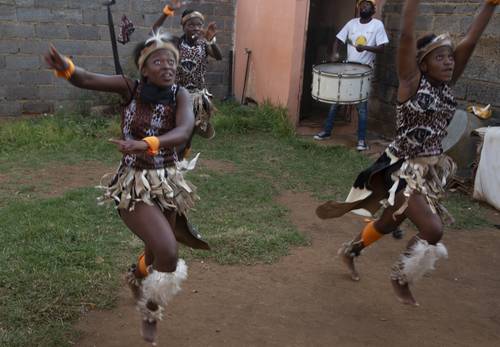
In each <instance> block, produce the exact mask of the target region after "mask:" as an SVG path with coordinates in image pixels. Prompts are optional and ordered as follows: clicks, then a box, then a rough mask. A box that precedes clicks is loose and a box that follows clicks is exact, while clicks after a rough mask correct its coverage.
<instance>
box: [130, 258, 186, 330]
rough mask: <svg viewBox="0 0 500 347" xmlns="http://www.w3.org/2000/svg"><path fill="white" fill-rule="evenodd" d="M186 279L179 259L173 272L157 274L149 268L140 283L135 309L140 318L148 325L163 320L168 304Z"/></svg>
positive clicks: (183, 267) (182, 264) (183, 263)
mask: <svg viewBox="0 0 500 347" xmlns="http://www.w3.org/2000/svg"><path fill="white" fill-rule="evenodd" d="M186 278H187V265H186V263H185V262H184V260H182V259H179V261H178V262H177V268H176V270H175V272H159V271H156V270H153V269H152V268H150V270H149V275H148V276H147V277H146V278H145V279H144V280H143V281H142V297H141V299H140V300H139V302H138V303H137V309H138V310H139V312H141V314H142V318H143V319H144V320H145V321H148V322H150V323H153V322H156V321H158V320H161V319H162V318H163V311H164V310H165V306H167V304H168V302H169V301H170V300H171V299H172V298H173V297H174V295H176V294H177V293H178V292H179V291H180V290H181V286H180V285H181V283H182V282H183V281H184V280H185V279H186Z"/></svg>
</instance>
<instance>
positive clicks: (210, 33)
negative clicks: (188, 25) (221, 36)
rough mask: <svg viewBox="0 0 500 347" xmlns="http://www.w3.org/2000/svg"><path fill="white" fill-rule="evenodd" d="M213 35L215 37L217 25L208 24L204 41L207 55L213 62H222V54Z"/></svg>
mask: <svg viewBox="0 0 500 347" xmlns="http://www.w3.org/2000/svg"><path fill="white" fill-rule="evenodd" d="M215 35H217V25H216V24H215V22H211V23H209V24H208V27H207V30H206V31H205V39H206V40H207V53H208V55H209V56H211V57H212V58H214V59H215V60H222V52H221V50H220V48H219V46H218V45H217V43H216V40H215V37H216V36H215Z"/></svg>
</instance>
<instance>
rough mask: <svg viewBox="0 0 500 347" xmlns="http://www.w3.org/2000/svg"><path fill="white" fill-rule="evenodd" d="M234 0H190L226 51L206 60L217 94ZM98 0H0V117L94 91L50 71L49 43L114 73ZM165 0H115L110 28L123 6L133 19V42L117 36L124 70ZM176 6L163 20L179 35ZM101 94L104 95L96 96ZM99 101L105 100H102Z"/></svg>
mask: <svg viewBox="0 0 500 347" xmlns="http://www.w3.org/2000/svg"><path fill="white" fill-rule="evenodd" d="M235 1H236V0H192V1H191V3H190V4H189V5H188V7H189V8H193V9H196V10H199V11H201V12H203V13H204V14H205V16H206V18H207V21H209V22H210V21H215V22H216V23H217V27H218V30H219V33H218V34H217V43H218V44H219V46H220V47H221V49H222V53H223V57H224V59H223V60H222V61H220V62H216V61H215V60H210V64H209V70H208V74H207V82H208V85H209V89H210V91H211V92H212V93H214V94H215V96H216V97H218V98H223V97H225V96H226V95H227V90H228V80H229V61H228V60H229V59H228V54H229V51H230V50H232V49H233V41H234V37H233V33H234V13H235V10H234V6H235V5H234V3H235ZM102 2H103V0H0V117H1V116H17V115H21V114H37V113H45V112H53V111H54V110H55V109H56V108H57V107H58V106H68V107H69V106H74V105H75V103H77V102H78V101H81V100H82V99H88V98H89V97H90V98H93V97H94V96H96V94H95V93H91V94H89V93H86V92H84V91H82V90H79V89H77V88H75V87H72V86H70V85H69V84H68V83H67V82H66V81H64V80H60V79H58V78H55V77H54V75H53V74H52V72H51V71H49V70H48V69H47V68H46V66H45V63H44V61H43V58H42V54H44V53H45V52H46V51H47V48H48V46H49V43H53V44H54V45H55V46H56V47H57V48H58V49H59V51H61V52H62V53H63V54H66V55H71V56H72V57H73V59H74V62H75V63H76V64H77V65H79V66H82V67H84V68H86V69H88V70H90V71H93V72H99V73H113V72H114V64H113V57H112V50H111V42H110V38H109V29H108V26H107V23H108V21H107V12H106V8H105V7H104V6H102ZM166 3H167V1H162V0H117V3H116V5H114V6H112V11H113V19H114V22H115V30H116V34H117V35H118V25H119V22H120V19H121V16H122V15H123V14H126V15H127V17H128V18H129V19H130V20H131V21H132V22H133V23H134V25H135V27H136V31H135V32H134V33H133V35H132V42H129V43H128V44H127V45H125V46H123V45H121V44H118V46H119V53H120V60H121V64H122V66H123V68H124V70H125V72H130V71H134V70H135V67H134V66H133V63H132V62H131V61H130V58H131V52H132V50H133V48H134V46H135V44H136V43H137V42H139V41H141V40H143V39H145V38H146V36H147V34H148V32H149V30H150V28H151V26H152V24H153V22H154V21H155V20H156V19H157V18H158V16H159V14H160V11H161V9H162V8H163V6H164V5H165V4H166ZM179 15H180V13H178V14H176V16H175V17H174V18H169V19H167V21H166V22H165V26H164V28H165V29H166V30H168V31H170V32H172V33H174V34H177V35H180V34H181V32H182V28H181V25H180V16H179ZM99 100H106V97H102V95H101V96H100V98H99ZM101 102H102V101H101Z"/></svg>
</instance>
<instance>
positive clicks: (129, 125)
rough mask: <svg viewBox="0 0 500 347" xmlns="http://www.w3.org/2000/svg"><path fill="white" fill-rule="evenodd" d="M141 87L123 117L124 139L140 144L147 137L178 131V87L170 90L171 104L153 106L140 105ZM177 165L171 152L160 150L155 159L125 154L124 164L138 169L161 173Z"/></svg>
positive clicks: (168, 149) (142, 155) (166, 149)
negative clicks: (161, 170)
mask: <svg viewBox="0 0 500 347" xmlns="http://www.w3.org/2000/svg"><path fill="white" fill-rule="evenodd" d="M141 88H142V84H139V85H138V87H137V88H136V91H135V93H134V97H133V99H132V101H131V102H130V103H129V104H128V105H127V106H126V107H125V108H124V110H123V113H122V135H123V139H125V140H141V139H143V138H145V137H147V136H159V135H163V134H165V133H167V132H168V131H170V130H172V129H173V128H175V112H176V105H177V102H176V94H177V89H178V87H177V85H176V84H174V85H172V86H171V91H170V95H171V97H170V100H169V102H167V103H165V104H150V103H144V102H142V101H141V98H140V95H141ZM173 162H174V151H173V149H172V148H163V147H160V149H159V152H158V154H157V155H155V156H151V155H148V154H141V155H139V154H125V155H124V156H123V158H122V164H123V165H126V166H128V167H134V168H137V169H159V168H164V167H165V166H168V165H171V164H172V163H173Z"/></svg>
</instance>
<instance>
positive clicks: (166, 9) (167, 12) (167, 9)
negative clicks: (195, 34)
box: [163, 5, 175, 17]
mask: <svg viewBox="0 0 500 347" xmlns="http://www.w3.org/2000/svg"><path fill="white" fill-rule="evenodd" d="M163 14H164V15H165V16H167V17H170V16H173V15H174V14H175V12H174V9H173V8H172V7H170V5H167V6H165V7H164V8H163Z"/></svg>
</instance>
